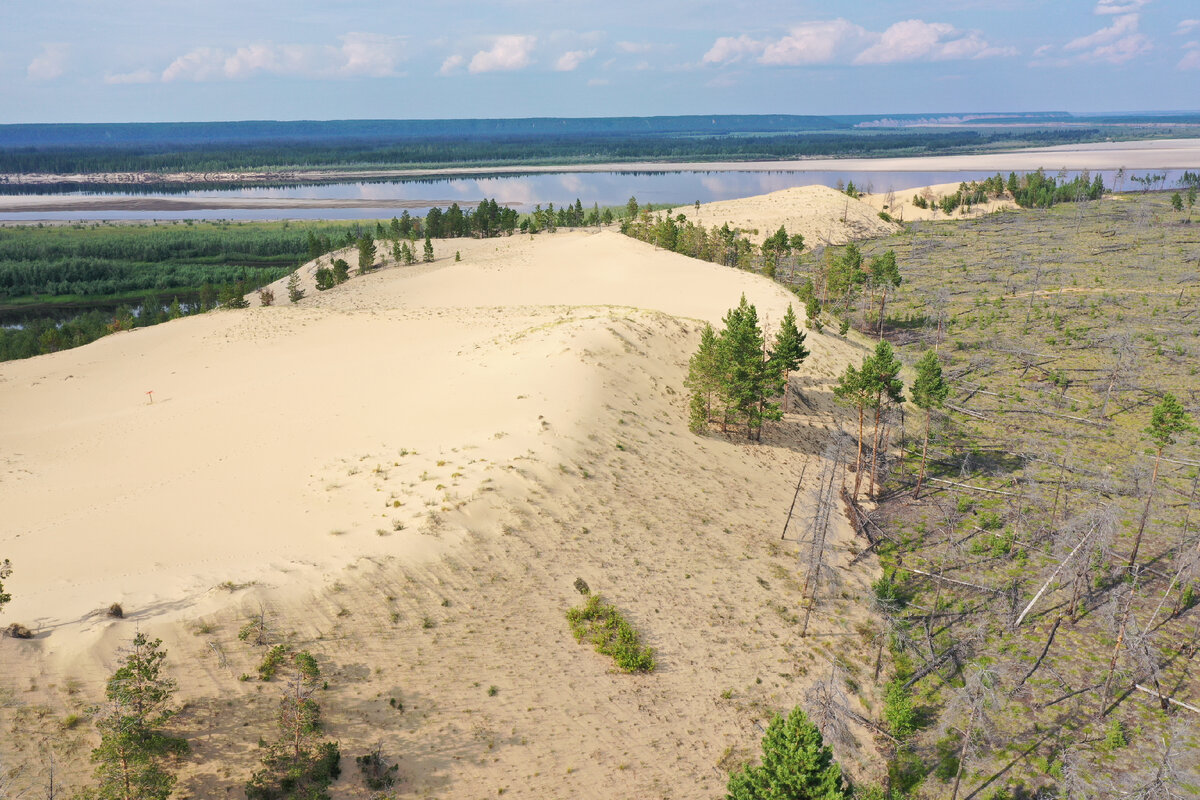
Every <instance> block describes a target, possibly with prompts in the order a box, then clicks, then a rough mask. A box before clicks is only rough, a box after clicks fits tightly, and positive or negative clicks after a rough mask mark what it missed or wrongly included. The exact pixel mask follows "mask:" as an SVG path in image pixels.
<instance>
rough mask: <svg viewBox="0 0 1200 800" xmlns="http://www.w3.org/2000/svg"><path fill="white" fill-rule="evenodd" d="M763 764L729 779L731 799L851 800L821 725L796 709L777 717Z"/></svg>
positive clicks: (769, 729) (765, 745) (765, 743)
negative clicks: (808, 799)
mask: <svg viewBox="0 0 1200 800" xmlns="http://www.w3.org/2000/svg"><path fill="white" fill-rule="evenodd" d="M762 751H763V757H762V764H761V765H760V766H745V767H742V769H741V770H739V771H738V772H735V773H733V774H732V775H730V776H729V785H728V787H727V788H728V792H729V794H728V795H727V797H728V799H729V800H776V799H777V798H778V800H783V799H784V798H813V799H814V800H847V799H848V798H849V797H850V787H849V786H848V785H847V783H846V779H845V778H843V777H842V768H841V766H840V765H839V764H838V763H837V762H836V761H834V760H833V751H832V750H830V749H829V748H828V747H827V746H826V745H825V742H824V741H823V740H822V738H821V732H820V731H819V730H817V726H816V725H813V724H812V723H811V722H809V720H808V717H807V716H805V714H804V711H803V710H802V709H801V708H800V707H799V706H796V707H795V708H793V709H792V712H791V713H790V714H788V716H787V719H784V718H783V717H781V716H779V715H778V714H776V715H775V718H774V719H772V720H771V724H770V725H768V726H767V733H766V736H764V737H763V741H762Z"/></svg>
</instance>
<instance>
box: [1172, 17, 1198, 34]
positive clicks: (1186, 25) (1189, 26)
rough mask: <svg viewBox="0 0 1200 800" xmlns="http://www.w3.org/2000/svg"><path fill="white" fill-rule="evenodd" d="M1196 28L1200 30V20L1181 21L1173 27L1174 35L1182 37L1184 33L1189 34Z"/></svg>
mask: <svg viewBox="0 0 1200 800" xmlns="http://www.w3.org/2000/svg"><path fill="white" fill-rule="evenodd" d="M1197 28H1200V19H1182V20H1180V21H1179V24H1178V25H1176V26H1175V35H1176V36H1183V35H1184V34H1185V33H1190V32H1192V31H1194V30H1196V29H1197Z"/></svg>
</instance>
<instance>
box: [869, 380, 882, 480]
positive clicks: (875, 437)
mask: <svg viewBox="0 0 1200 800" xmlns="http://www.w3.org/2000/svg"><path fill="white" fill-rule="evenodd" d="M882 408H883V404H882V403H879V404H877V405H876V406H875V426H874V430H873V431H872V434H871V497H872V498H875V497H876V491H875V462H876V460H877V458H878V456H879V413H880V409H882Z"/></svg>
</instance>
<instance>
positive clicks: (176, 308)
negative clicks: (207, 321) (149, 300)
mask: <svg viewBox="0 0 1200 800" xmlns="http://www.w3.org/2000/svg"><path fill="white" fill-rule="evenodd" d="M182 316H183V306H181V305H179V298H178V297H173V298H171V305H169V306H167V319H179V318H180V317H182Z"/></svg>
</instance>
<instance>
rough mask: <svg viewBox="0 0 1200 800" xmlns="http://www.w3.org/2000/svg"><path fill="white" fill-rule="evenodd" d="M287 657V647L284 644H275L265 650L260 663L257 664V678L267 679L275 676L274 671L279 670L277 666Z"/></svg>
mask: <svg viewBox="0 0 1200 800" xmlns="http://www.w3.org/2000/svg"><path fill="white" fill-rule="evenodd" d="M287 657H288V649H287V647H285V646H284V645H281V644H277V645H275V646H274V647H272V648H271V649H270V650H268V651H267V654H266V655H265V656H263V660H262V663H260V664H259V665H258V678H259V680H263V681H269V680H271V679H272V678H274V677H275V673H276V672H278V671H279V666H280V665H281V664H283V662H284V660H285V659H286V658H287Z"/></svg>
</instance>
